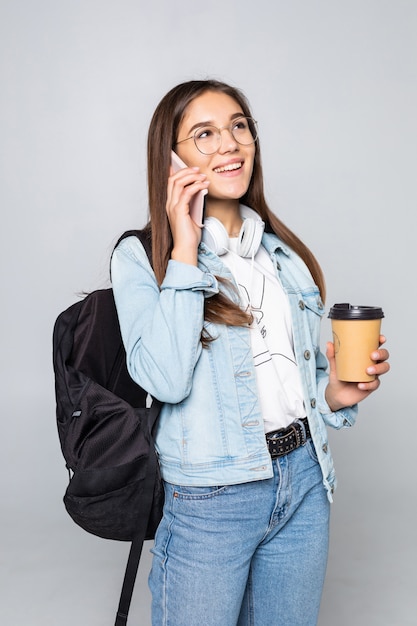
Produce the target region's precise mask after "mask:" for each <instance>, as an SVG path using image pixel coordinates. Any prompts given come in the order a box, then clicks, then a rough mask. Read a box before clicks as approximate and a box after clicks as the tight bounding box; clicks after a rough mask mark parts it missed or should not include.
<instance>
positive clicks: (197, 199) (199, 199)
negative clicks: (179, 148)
mask: <svg viewBox="0 0 417 626" xmlns="http://www.w3.org/2000/svg"><path fill="white" fill-rule="evenodd" d="M171 165H172V169H173V170H174V172H178V171H179V170H182V169H183V168H184V167H188V165H186V164H185V163H184V161H182V159H180V157H179V156H178V154H177V153H176V152H174V151H173V150H171ZM206 195H207V189H203V190H202V191H199V192H198V193H196V194H195V195H194V196H193V197H192V198H191V201H190V217H191V219H192V220H193V221H194V222H195V223H196V224H197V226H200V228H203V226H204V208H205V196H206Z"/></svg>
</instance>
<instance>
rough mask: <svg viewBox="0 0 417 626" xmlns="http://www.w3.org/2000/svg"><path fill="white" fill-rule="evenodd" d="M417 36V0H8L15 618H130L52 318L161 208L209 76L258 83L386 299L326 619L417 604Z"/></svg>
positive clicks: (345, 274)
mask: <svg viewBox="0 0 417 626" xmlns="http://www.w3.org/2000/svg"><path fill="white" fill-rule="evenodd" d="M416 34H417V3H416V2H415V0H392V1H389V0H350V1H345V2H342V1H339V0H311V1H309V0H304V1H301V0H293V1H288V2H284V1H282V0H277V1H275V2H272V1H271V0H257V2H253V1H252V0H241V1H240V2H234V1H230V2H226V1H225V0H223V1H221V2H220V1H218V0H215V1H213V2H207V3H197V2H195V1H190V0H185V1H183V2H181V1H180V2H178V3H174V2H170V1H168V0H152V2H143V1H142V0H135V1H133V0H119V1H118V2H115V1H111V0H82V1H81V0H72V1H69V0H61V1H57V0H37V1H36V2H35V1H32V0H13V1H12V0H1V2H0V47H1V61H0V62H1V66H0V67H1V70H0V72H1V75H0V142H1V143H0V145H1V170H0V194H1V196H0V203H1V215H2V219H3V226H2V228H1V245H0V250H1V256H2V262H1V273H2V283H1V284H2V298H1V300H2V306H1V325H0V328H1V334H2V336H1V346H2V348H1V360H2V362H1V386H2V394H1V403H2V411H1V435H0V446H1V450H0V463H1V468H0V481H1V485H0V489H1V490H0V494H1V516H0V523H1V532H0V537H1V552H0V559H1V572H0V574H1V579H0V594H1V602H0V622H1V623H2V624H7V625H8V626H21V625H24V626H27V625H32V624H39V625H42V626H57V625H59V626H67V625H70V624H71V625H72V624H81V625H82V626H84V625H85V626H103V625H105V624H111V623H113V621H112V620H113V612H114V609H115V606H116V603H117V600H118V593H119V587H120V583H121V577H122V573H123V569H124V564H125V558H126V555H127V549H128V546H127V545H126V544H123V543H116V542H107V541H104V540H101V539H97V538H95V537H92V536H89V535H88V534H87V533H84V532H83V531H81V530H80V529H79V528H78V527H76V526H75V525H74V524H73V523H72V522H71V520H70V519H69V517H68V516H67V515H66V513H65V511H64V508H63V505H62V503H61V498H62V495H63V491H64V488H65V485H66V480H67V477H66V471H65V468H64V465H63V460H62V457H61V454H60V450H59V445H58V439H57V434H56V428H55V422H54V420H55V417H54V391H53V376H52V369H51V332H52V326H53V322H54V320H55V318H56V316H57V314H58V313H59V312H60V311H61V310H62V309H64V308H66V307H67V306H68V305H69V304H71V303H72V302H73V301H75V300H76V294H77V293H79V292H81V291H83V290H89V289H94V288H96V287H100V286H103V285H105V284H106V280H107V271H108V260H109V253H110V251H111V249H112V245H113V243H114V241H115V238H116V237H117V235H118V234H119V233H121V232H122V231H123V230H124V229H126V228H131V227H140V226H142V225H143V224H144V223H145V220H146V210H147V206H146V204H147V201H146V185H145V183H146V179H145V141H146V131H147V127H148V124H149V121H150V116H151V114H152V112H153V110H154V108H155V106H156V104H157V102H158V101H159V99H160V98H161V97H162V96H163V95H164V94H165V93H166V91H168V89H170V88H171V87H172V86H173V85H174V84H176V83H178V82H180V81H183V80H188V79H191V78H206V77H208V76H214V77H217V78H220V79H223V80H226V81H229V82H231V83H233V84H235V85H237V86H240V87H241V88H242V89H243V90H244V91H245V93H246V94H247V95H248V97H249V99H250V101H251V103H252V106H253V111H254V116H255V117H256V118H257V119H258V121H259V127H260V134H261V142H262V149H263V159H264V167H265V180H266V190H267V196H268V199H269V201H270V203H271V205H272V207H273V208H274V210H275V211H276V213H277V214H278V215H279V216H281V217H282V219H283V220H284V221H285V222H287V223H288V225H289V226H290V227H292V228H293V229H294V230H295V231H296V232H297V233H298V234H299V235H300V236H301V237H302V238H303V239H304V240H305V241H306V242H307V244H308V245H310V246H311V248H312V249H313V250H314V251H315V253H316V254H317V256H318V258H319V260H320V262H321V263H322V266H323V269H324V271H325V274H326V276H327V285H328V301H327V304H328V306H330V305H331V304H332V303H334V302H340V301H351V302H353V303H356V304H371V305H378V306H382V307H383V309H384V311H385V313H386V319H385V320H384V322H383V330H384V332H385V334H386V335H387V337H388V340H389V341H388V347H389V348H390V350H391V353H392V358H391V363H392V372H391V373H390V374H389V375H388V376H386V377H385V379H384V380H383V385H382V386H381V389H380V391H379V392H378V393H377V394H375V395H374V396H373V397H371V398H369V399H368V400H367V401H366V402H364V403H363V405H362V409H361V414H360V418H359V421H358V423H357V425H356V426H355V428H354V429H352V430H350V431H343V432H334V433H333V432H332V433H331V441H332V448H333V453H334V457H335V461H336V467H337V470H338V477H339V488H338V491H337V493H336V497H335V503H334V505H333V509H332V511H333V522H332V531H331V550H330V561H329V568H328V576H327V580H326V586H325V592H324V597H323V604H322V610H321V615H320V625H321V626H333V625H334V624H338V626H351V625H354V626H365V625H366V626H385V625H386V626H393V625H395V626H398V625H400V626H406V625H411V624H413V625H415V624H417V604H416V583H417V580H416V569H415V559H416V540H415V532H413V531H415V520H416V501H415V494H416V471H415V470H416V463H415V457H414V450H415V444H414V439H415V435H416V418H415V415H414V404H415V371H414V370H415V367H414V362H415V358H414V354H413V351H412V350H413V348H412V346H413V345H414V337H415V333H414V327H415V321H414V317H415V315H414V314H415V304H416V297H415V269H416V265H415V243H414V241H415V222H414V213H415V209H416V200H417V192H416V165H417V123H416V110H417V82H416V78H417V45H416ZM329 338H330V330H329V325H328V320H327V319H326V320H325V321H324V324H323V343H324V342H325V341H326V340H327V339H329ZM147 547H148V546H147ZM148 568H149V555H148V551H147V550H146V554H145V558H144V560H143V562H142V565H141V571H140V575H139V581H138V585H137V588H136V592H135V598H134V602H133V607H132V624H137V625H147V624H149V594H148V590H147V586H146V577H147V571H148ZM306 593H308V590H306ZM225 626H229V625H225ZM271 626H275V625H271Z"/></svg>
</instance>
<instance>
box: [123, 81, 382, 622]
mask: <svg viewBox="0 0 417 626" xmlns="http://www.w3.org/2000/svg"><path fill="white" fill-rule="evenodd" d="M171 150H174V151H175V152H176V154H177V155H178V156H179V157H180V158H181V159H182V161H184V163H186V164H187V167H184V168H182V169H180V170H179V171H176V172H174V169H173V168H172V167H171V165H170V163H171ZM148 185H149V206H150V224H149V226H148V228H149V229H150V231H151V233H152V249H153V269H152V268H151V266H150V264H149V262H148V259H147V256H146V253H145V251H144V249H143V247H142V245H141V243H140V242H139V241H138V240H137V239H136V238H134V237H132V238H127V239H125V240H124V241H122V243H121V244H120V245H119V246H118V248H117V249H116V251H115V253H114V255H113V259H112V280H113V288H114V293H115V298H116V304H117V309H118V315H119V319H120V326H121V330H122V335H123V340H124V343H125V347H126V352H127V362H128V368H129V372H130V374H131V376H132V378H133V379H134V380H136V381H137V383H139V384H140V385H141V386H142V387H143V388H144V389H146V390H147V391H148V392H149V393H150V394H152V395H153V396H155V397H156V398H158V399H159V400H161V401H162V402H164V407H163V409H162V413H161V416H160V420H159V424H158V430H157V435H156V445H157V451H158V455H159V461H160V467H161V472H162V477H163V480H164V486H165V494H166V497H165V507H164V515H163V519H162V521H161V523H160V525H159V528H158V531H157V535H156V538H155V545H154V548H153V555H154V556H153V566H152V571H151V574H150V588H151V591H152V597H153V602H152V623H153V624H154V626H203V625H204V626H235V625H239V626H243V625H245V626H248V625H254V626H278V625H287V626H303V625H305V626H312V625H313V624H316V621H317V615H318V611H319V604H320V597H321V592H322V586H323V581H324V576H325V569H326V560H327V545H328V520H329V501H331V494H332V492H333V490H334V487H335V475H334V469H333V463H332V458H331V454H330V449H329V444H328V437H327V432H326V427H327V426H333V427H335V428H341V427H348V426H352V425H353V423H354V421H355V417H356V413H357V406H356V405H357V403H358V402H359V401H361V400H363V399H364V398H366V397H367V396H368V395H369V394H370V393H372V392H373V391H375V390H376V389H377V388H378V386H379V379H378V376H379V375H381V374H384V373H385V372H387V371H388V369H389V366H388V363H387V358H388V352H387V351H386V350H385V349H382V348H381V349H379V350H377V351H376V352H374V353H373V354H372V355H371V356H372V360H373V361H374V365H373V366H372V367H371V368H368V372H369V373H373V374H376V375H377V378H376V379H375V381H373V382H370V383H359V384H356V383H345V382H340V381H338V380H337V377H336V372H335V363H334V349H333V345H332V344H331V343H329V344H328V348H327V359H328V361H327V360H326V358H325V357H324V355H323V354H322V353H321V352H320V349H319V326H320V319H321V317H322V316H323V314H324V305H323V301H324V289H325V288H324V281H323V276H322V272H321V270H320V267H319V265H318V263H317V261H316V259H315V258H314V256H313V254H312V253H311V252H310V251H309V250H308V248H307V247H306V246H305V245H304V244H303V243H302V242H301V241H300V240H299V239H298V238H297V237H296V236H295V235H294V233H292V232H291V231H290V230H289V229H288V228H287V227H286V226H285V225H284V224H283V223H282V222H281V221H280V220H279V219H278V218H277V217H276V216H275V215H274V213H272V212H271V210H270V209H269V208H268V206H267V203H266V201H265V198H264V193H263V181H262V168H261V159H260V149H259V140H258V137H257V124H256V122H255V120H254V119H253V118H252V114H251V111H250V109H249V105H248V103H247V101H246V99H245V97H244V96H243V94H242V93H241V92H240V91H239V90H237V89H235V88H233V87H231V86H229V85H226V84H223V83H220V82H217V81H211V80H207V81H191V82H187V83H184V84H181V85H178V86H177V87H175V88H173V89H172V90H171V91H170V92H169V93H168V94H167V95H166V96H165V97H164V98H163V99H162V101H161V102H160V104H159V105H158V107H157V109H156V111H155V113H154V116H153V119H152V121H151V125H150V129H149V138H148ZM203 191H204V192H207V195H206V206H205V222H204V228H200V226H198V225H197V224H196V222H194V221H193V220H192V219H191V217H190V202H191V200H192V199H193V198H194V197H195V196H196V195H197V194H198V193H199V192H203ZM384 341H385V339H384V338H383V337H381V344H382V343H383V342H384ZM328 364H329V373H327V371H326V370H327V366H328Z"/></svg>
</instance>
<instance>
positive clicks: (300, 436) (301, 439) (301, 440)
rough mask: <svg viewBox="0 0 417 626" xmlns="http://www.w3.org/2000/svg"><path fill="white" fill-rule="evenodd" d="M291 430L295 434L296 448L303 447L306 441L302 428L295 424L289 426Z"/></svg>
mask: <svg viewBox="0 0 417 626" xmlns="http://www.w3.org/2000/svg"><path fill="white" fill-rule="evenodd" d="M297 427H298V428H297ZM291 428H292V430H293V431H294V434H295V442H296V448H299V447H300V446H303V445H304V444H305V443H306V441H307V439H306V436H305V432H304V429H303V427H302V426H301V424H299V423H298V422H295V423H294V424H291Z"/></svg>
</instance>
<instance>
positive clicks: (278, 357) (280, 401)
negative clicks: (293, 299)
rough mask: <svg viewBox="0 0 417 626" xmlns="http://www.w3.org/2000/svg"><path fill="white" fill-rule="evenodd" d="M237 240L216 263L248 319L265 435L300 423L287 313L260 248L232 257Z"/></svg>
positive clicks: (297, 382) (301, 404)
mask: <svg viewBox="0 0 417 626" xmlns="http://www.w3.org/2000/svg"><path fill="white" fill-rule="evenodd" d="M236 248H237V239H234V238H230V240H229V249H230V251H229V252H227V253H226V254H224V255H222V261H223V262H224V263H225V264H226V265H227V266H228V267H229V269H230V270H231V272H232V274H233V276H234V278H235V280H236V282H237V284H238V285H239V290H240V294H241V298H242V302H243V305H247V308H248V309H250V311H251V313H252V315H253V318H254V320H253V322H252V325H251V341H252V352H253V358H254V361H255V371H256V380H257V384H258V390H259V399H260V404H261V409H262V415H263V419H264V425H265V432H270V431H272V430H277V429H279V428H285V427H286V426H288V425H289V424H291V422H293V421H294V420H295V419H297V418H301V417H304V416H305V414H306V412H305V409H304V401H303V393H302V388H301V382H300V376H299V371H298V366H297V363H296V359H295V355H294V345H293V334H292V322H291V313H290V307H289V303H288V299H287V296H286V294H285V292H284V290H283V288H282V286H281V284H280V282H279V280H278V279H277V277H276V275H275V272H274V268H273V265H272V260H271V258H270V257H269V255H268V253H267V252H266V250H265V248H263V246H260V247H259V250H258V252H257V253H256V255H255V257H254V258H253V259H252V258H242V257H240V256H239V255H238V254H236V252H235V250H236Z"/></svg>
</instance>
